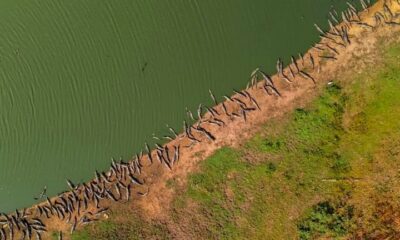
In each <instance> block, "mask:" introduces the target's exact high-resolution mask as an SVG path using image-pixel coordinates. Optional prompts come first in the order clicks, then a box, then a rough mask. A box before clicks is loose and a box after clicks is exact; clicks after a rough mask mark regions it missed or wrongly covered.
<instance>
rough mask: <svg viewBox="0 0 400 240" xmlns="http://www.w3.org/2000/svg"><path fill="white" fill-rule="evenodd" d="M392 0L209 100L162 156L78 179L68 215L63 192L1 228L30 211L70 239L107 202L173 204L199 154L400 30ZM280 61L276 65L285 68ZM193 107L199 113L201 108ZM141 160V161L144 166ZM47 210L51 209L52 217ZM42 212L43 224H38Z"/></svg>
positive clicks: (306, 94) (305, 93) (156, 209)
mask: <svg viewBox="0 0 400 240" xmlns="http://www.w3.org/2000/svg"><path fill="white" fill-rule="evenodd" d="M386 2H387V7H384V1H378V3H376V4H375V5H374V6H372V7H370V8H368V9H367V10H364V11H363V12H361V13H359V14H358V17H356V16H354V17H353V18H352V19H348V20H345V21H344V22H342V23H341V24H339V25H336V26H335V29H331V30H330V33H327V34H326V33H325V34H324V37H323V38H322V40H321V42H320V43H318V44H316V45H315V46H316V47H315V48H312V49H310V50H309V51H308V52H307V53H305V54H304V56H303V59H301V58H297V59H295V61H294V62H293V63H291V64H290V65H289V66H287V67H285V68H282V69H281V70H282V72H283V74H282V73H281V74H276V75H274V76H272V77H271V78H270V79H268V78H266V77H265V76H263V73H262V72H256V73H255V74H254V76H255V78H254V79H256V80H257V81H253V84H250V86H249V88H248V89H246V90H243V91H241V92H239V93H236V94H234V95H232V96H230V97H228V99H226V100H225V101H224V102H221V103H219V104H217V105H216V106H213V108H212V109H214V110H211V111H212V113H210V112H206V110H205V108H203V110H202V114H201V120H198V121H197V122H196V123H195V124H193V126H194V127H193V128H191V127H188V128H187V131H186V132H184V133H181V134H178V136H177V137H176V138H175V137H173V138H175V139H174V140H172V141H170V142H168V143H167V144H165V145H163V146H159V148H160V149H159V150H158V154H159V156H160V154H161V155H162V157H161V161H159V160H158V157H157V149H155V150H153V151H151V154H150V156H151V159H152V160H150V157H149V155H147V153H144V154H143V156H141V155H139V156H138V159H137V160H131V161H130V162H128V163H122V164H121V163H116V165H115V168H119V170H118V169H117V170H110V171H109V172H107V173H105V174H104V175H105V176H104V177H103V176H99V179H94V180H92V181H91V182H89V183H86V184H85V185H86V186H83V185H79V186H77V187H76V188H75V190H73V191H71V192H68V193H64V195H63V196H64V198H65V199H68V198H69V196H71V197H70V198H71V199H72V200H70V201H71V202H72V204H73V205H74V206H73V207H72V208H73V209H74V210H73V211H72V210H71V213H68V214H67V213H65V216H63V213H61V216H60V213H58V211H63V210H56V209H55V208H57V207H55V205H57V204H58V203H59V206H60V207H59V209H63V208H64V207H63V206H64V205H67V204H65V203H63V201H62V200H60V197H54V198H52V199H49V201H46V202H43V203H41V204H39V205H37V206H33V207H31V208H29V209H27V210H26V212H25V214H21V213H18V214H16V213H12V214H10V215H9V216H10V217H9V218H10V219H11V218H12V217H11V215H14V217H15V218H16V220H15V221H14V220H10V221H11V222H14V223H9V222H6V221H7V220H6V217H5V216H3V217H0V220H2V219H5V220H4V224H2V223H0V227H1V229H3V230H4V232H5V233H6V235H7V236H9V233H10V230H9V227H10V226H13V227H12V228H13V229H14V236H21V235H22V234H23V229H26V228H29V227H26V225H24V224H22V223H20V224H19V223H16V222H18V221H21V222H22V221H23V220H24V219H26V222H28V224H32V226H35V227H34V228H39V229H42V230H43V229H46V231H43V234H41V237H42V238H43V239H48V238H50V235H49V234H48V233H51V232H59V231H62V232H63V235H64V238H63V239H68V235H69V233H70V231H71V228H74V227H76V228H80V227H81V226H83V225H85V224H87V223H89V222H90V221H94V220H101V219H104V218H107V216H108V215H107V211H104V212H103V209H104V208H111V209H112V207H113V206H114V205H115V204H129V205H131V206H132V207H139V208H141V209H143V210H144V211H145V212H146V215H148V217H149V218H152V217H155V216H157V217H159V216H162V215H163V214H165V212H166V211H165V210H166V209H168V206H169V202H170V200H171V199H172V196H173V194H174V192H172V190H171V189H169V188H167V187H166V184H165V183H166V181H167V180H168V179H175V181H178V182H181V183H183V184H184V183H185V181H186V177H187V175H188V174H189V173H191V172H193V171H196V169H197V166H198V163H199V162H200V161H202V160H204V159H206V158H207V157H209V156H210V155H212V154H213V153H214V152H215V151H216V150H217V149H219V148H221V147H222V146H237V145H238V144H240V143H241V142H243V141H244V140H246V139H248V138H250V137H251V136H252V135H253V134H254V133H255V132H256V131H257V130H258V129H259V127H260V126H261V125H262V124H263V123H265V122H266V121H268V119H270V118H273V117H277V116H280V115H282V114H284V113H286V112H290V111H292V110H293V109H295V108H297V107H300V106H302V105H304V104H306V103H308V102H309V101H311V100H312V99H313V98H314V96H316V95H318V93H319V92H320V89H321V88H322V87H323V86H325V85H326V83H327V82H329V81H331V80H333V78H334V76H335V73H336V72H338V71H341V69H343V68H346V67H347V65H348V63H349V62H351V60H352V59H353V58H354V53H357V52H362V51H371V46H374V44H376V41H377V39H378V37H381V36H390V34H392V33H394V32H398V31H400V25H398V24H396V23H395V22H398V21H399V17H398V15H397V14H398V13H399V12H400V4H399V3H398V2H397V1H386ZM387 8H388V9H389V10H388V9H387ZM381 15H382V17H381ZM358 18H359V19H358ZM340 19H341V16H340ZM385 22H386V23H385ZM336 31H337V32H338V33H336ZM340 35H341V36H340ZM347 36H348V38H347ZM278 65H279V64H278ZM285 65H286V64H285ZM279 68H280V67H279V66H277V70H278V71H279ZM193 115H195V116H197V114H196V113H193ZM172 135H174V134H172ZM162 158H165V160H162ZM124 166H127V167H126V168H127V169H129V168H131V172H132V176H133V177H134V178H135V179H136V180H138V182H139V184H135V183H134V182H133V181H132V178H130V177H129V176H126V174H123V173H122V172H124V171H125V170H121V169H126V168H125V167H124ZM137 168H140V173H139V172H138V171H139V170H138V169H137ZM171 169H172V170H171ZM126 171H127V172H129V171H130V170H126ZM118 172H119V173H118ZM104 178H105V179H104ZM102 179H103V180H102ZM118 179H119V180H118ZM118 182H119V183H120V184H122V185H125V186H128V185H129V184H131V185H130V187H129V189H130V192H128V191H126V189H125V188H124V187H119V186H117V187H116V183H118ZM91 185H96V186H98V188H103V191H102V190H101V189H99V192H103V194H104V189H106V190H107V191H109V193H105V194H104V195H106V197H104V199H99V204H98V205H99V206H98V207H97V206H96V205H97V204H96V203H95V201H93V199H94V198H95V197H93V195H94V193H91V192H90V190H87V189H88V188H89V189H90V187H89V186H91ZM73 187H74V186H73ZM85 189H86V190H85ZM92 190H93V189H92ZM85 191H86V194H87V195H88V197H87V198H88V199H89V201H88V202H87V207H86V206H85V205H86V204H85V203H84V201H85V200H84V199H85V198H86V197H83V195H85ZM87 192H89V193H87ZM118 192H121V194H118ZM127 194H129V198H130V200H129V201H127ZM75 195H76V196H75ZM111 195H112V196H114V197H115V196H118V199H121V200H118V199H117V200H118V201H114V200H113V197H112V196H111ZM107 196H108V197H107ZM67 201H69V200H67ZM42 208H50V210H47V211H50V212H51V214H44V213H42V214H40V212H42V211H43V210H40V209H42ZM69 208H70V207H69ZM78 208H79V209H80V210H79V211H78ZM52 209H54V210H52ZM44 211H46V210H44ZM68 211H70V210H68ZM17 215H19V216H17ZM46 215H49V218H47V217H46ZM36 219H38V221H39V222H40V223H41V224H34V222H35V221H36ZM68 219H69V220H68ZM87 219H88V220H87ZM19 225H20V226H19ZM36 225H43V227H36ZM34 228H33V227H31V234H32V236H33V237H35V233H36V232H42V230H38V231H35V229H34ZM27 234H28V233H27ZM0 239H1V237H0ZM7 239H9V238H7Z"/></svg>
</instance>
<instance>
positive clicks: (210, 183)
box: [73, 46, 400, 240]
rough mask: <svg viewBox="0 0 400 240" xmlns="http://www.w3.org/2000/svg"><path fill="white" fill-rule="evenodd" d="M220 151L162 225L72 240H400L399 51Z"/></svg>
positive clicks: (129, 218)
mask: <svg viewBox="0 0 400 240" xmlns="http://www.w3.org/2000/svg"><path fill="white" fill-rule="evenodd" d="M382 54H383V57H384V60H383V63H381V64H380V65H379V67H377V68H376V69H370V70H367V71H365V72H363V73H362V74H357V75H354V76H353V77H352V78H351V79H335V80H334V81H333V84H331V85H329V86H327V87H326V89H324V90H323V92H322V94H321V95H320V97H318V99H316V100H314V101H313V102H312V104H310V105H309V106H307V107H305V108H302V109H297V110H296V111H294V112H292V113H290V114H288V115H286V116H284V117H283V118H279V119H274V120H272V121H269V122H268V123H267V124H266V125H265V126H264V127H263V129H262V130H261V131H260V132H259V133H258V134H257V135H256V136H254V137H253V138H252V139H251V140H250V141H248V142H246V143H244V144H243V145H242V146H241V147H239V148H235V149H233V148H227V147H226V148H222V149H220V150H219V151H218V152H216V153H215V154H214V155H213V156H212V157H210V158H209V159H207V160H205V161H203V162H202V163H201V166H200V169H201V170H200V171H199V172H197V173H193V174H191V175H190V177H189V179H188V184H187V186H179V185H178V184H177V183H176V182H174V181H173V180H171V181H169V182H168V186H169V187H170V188H173V189H174V190H175V192H176V193H177V194H176V197H175V199H174V200H173V204H172V206H171V210H170V213H169V219H168V221H166V222H165V221H164V222H162V221H156V220H152V221H150V220H144V218H142V217H141V216H140V213H137V214H135V212H133V210H120V211H115V212H113V213H112V216H111V218H110V220H107V221H104V222H100V223H97V224H95V225H92V226H88V227H87V228H85V229H84V230H82V231H80V232H77V233H76V234H74V235H73V239H75V240H79V239H143V238H146V239H172V238H179V237H180V238H187V239H190V238H192V239H348V238H351V239H354V238H356V239H357V238H359V239H383V238H386V237H390V236H391V237H393V239H400V165H399V161H400V121H399V120H400V92H399V90H400V47H399V46H391V47H390V48H388V49H386V50H385V51H384V53H382Z"/></svg>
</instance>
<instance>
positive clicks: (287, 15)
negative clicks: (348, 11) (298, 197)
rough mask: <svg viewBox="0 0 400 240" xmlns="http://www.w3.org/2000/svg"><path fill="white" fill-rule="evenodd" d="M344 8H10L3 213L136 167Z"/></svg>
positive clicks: (314, 0)
mask: <svg viewBox="0 0 400 240" xmlns="http://www.w3.org/2000/svg"><path fill="white" fill-rule="evenodd" d="M332 5H333V6H335V7H336V8H337V9H341V8H342V9H343V7H344V6H345V2H344V1H341V0H336V1H330V0H282V1H277V0H79V1H78V0H0V211H4V212H8V211H11V210H12V209H15V208H21V207H27V206H29V205H31V204H33V203H35V201H34V199H33V197H34V196H36V195H38V194H39V193H40V192H41V190H42V189H43V186H45V185H46V186H47V187H48V194H49V195H50V196H52V195H55V194H57V193H58V192H61V191H63V190H65V189H66V186H67V185H66V183H65V179H66V178H69V179H71V180H72V181H74V182H80V181H86V180H88V179H89V178H92V176H94V175H93V172H94V170H95V169H99V170H104V169H106V168H107V167H108V166H109V164H110V159H111V157H115V158H117V159H119V157H120V156H122V157H124V158H125V159H127V158H129V157H130V156H132V155H133V154H135V153H136V152H138V151H140V149H141V148H142V146H143V143H144V142H145V141H147V142H150V143H153V140H152V137H151V136H152V133H155V134H156V135H162V134H163V133H165V132H166V127H165V125H166V123H168V124H169V125H171V126H173V127H175V128H177V129H179V130H181V125H182V120H183V119H184V117H185V115H186V114H185V110H184V109H185V107H186V106H187V107H189V108H190V109H196V107H197V106H198V104H199V103H203V104H210V103H211V101H210V98H209V95H208V89H212V90H213V91H214V93H215V94H216V95H217V96H221V95H223V94H230V93H231V91H232V88H236V89H240V88H243V87H244V86H245V85H246V84H247V81H248V78H249V74H250V73H251V71H252V70H253V69H254V68H256V67H257V66H262V68H263V69H265V70H266V71H268V72H269V73H273V72H274V69H275V62H276V60H277V58H278V57H287V58H286V59H288V57H290V55H297V53H298V52H303V51H305V50H306V49H308V48H309V47H310V45H311V44H312V43H313V42H315V41H317V40H318V32H317V31H316V30H315V29H314V27H313V23H314V22H317V23H321V25H323V24H322V23H325V22H326V19H327V15H328V11H329V10H330V8H331V6H332Z"/></svg>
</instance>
